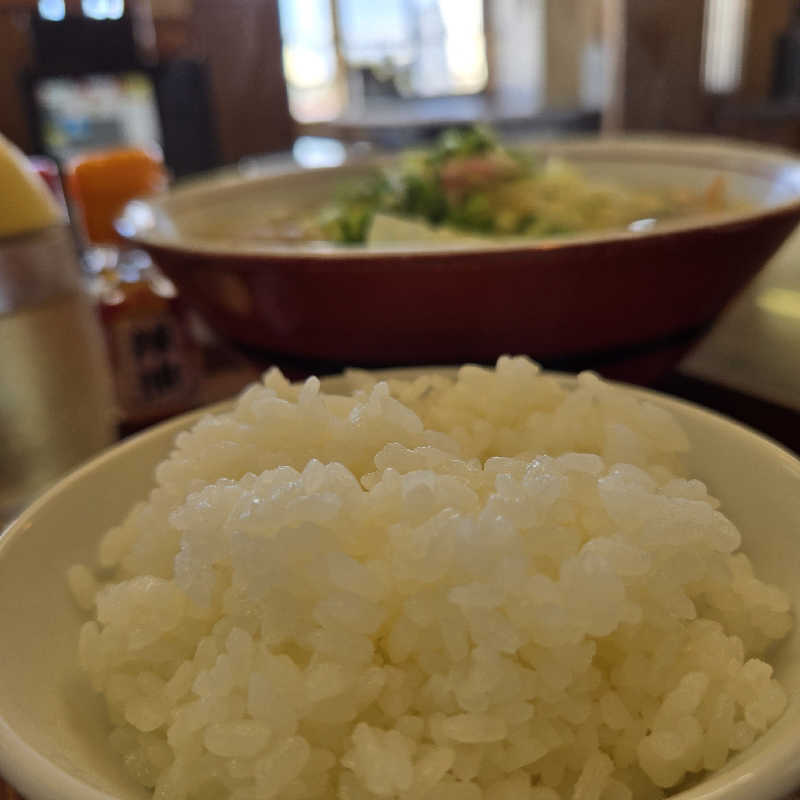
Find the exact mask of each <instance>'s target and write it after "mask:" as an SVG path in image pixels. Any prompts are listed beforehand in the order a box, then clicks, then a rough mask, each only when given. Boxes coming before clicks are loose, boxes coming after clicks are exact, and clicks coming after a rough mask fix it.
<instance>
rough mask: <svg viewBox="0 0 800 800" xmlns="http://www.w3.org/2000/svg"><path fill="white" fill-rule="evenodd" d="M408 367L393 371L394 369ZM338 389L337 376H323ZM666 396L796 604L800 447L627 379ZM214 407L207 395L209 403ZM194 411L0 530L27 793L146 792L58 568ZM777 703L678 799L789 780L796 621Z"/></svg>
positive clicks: (6, 690)
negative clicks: (120, 744)
mask: <svg viewBox="0 0 800 800" xmlns="http://www.w3.org/2000/svg"><path fill="white" fill-rule="evenodd" d="M407 373H408V371H406V374H407ZM323 388H324V389H325V390H327V391H333V392H336V391H339V392H342V391H344V390H345V389H346V388H347V387H346V381H345V380H344V379H343V378H339V377H337V378H328V379H325V380H324V381H323ZM631 391H633V392H635V393H636V394H637V395H639V396H642V397H645V396H646V397H648V398H649V399H651V400H653V401H655V402H656V403H658V404H659V405H660V406H662V407H664V408H667V409H669V410H670V411H671V412H672V413H673V414H674V415H675V417H676V418H677V419H678V420H679V422H680V423H681V424H682V425H683V426H684V428H685V429H686V431H687V433H688V434H689V437H690V439H691V442H692V446H693V450H692V455H691V457H690V469H691V471H692V474H694V475H696V476H698V477H700V478H702V479H703V480H705V481H706V482H707V484H708V486H709V488H710V491H711V492H712V494H714V495H716V496H717V497H719V498H720V499H721V500H722V503H723V508H724V510H725V511H726V513H727V514H728V515H729V516H730V517H731V519H733V520H734V521H735V522H736V524H737V525H738V526H739V527H740V529H741V531H742V534H743V538H744V549H745V550H746V551H747V553H748V554H749V555H750V556H751V557H752V560H753V562H754V565H755V567H756V569H757V571H758V573H759V575H760V576H762V577H764V578H765V579H767V580H770V581H773V582H775V583H777V584H779V585H780V586H782V587H783V588H784V589H786V590H787V591H788V592H789V593H790V595H791V596H792V599H793V602H794V606H795V608H798V607H800V580H798V577H800V461H798V459H797V458H795V457H794V456H793V455H792V454H790V453H789V452H787V451H786V450H783V449H782V448H780V447H778V446H777V445H776V444H774V443H772V442H770V441H768V440H767V439H765V438H763V437H761V436H759V435H758V434H756V433H754V432H753V431H750V430H748V429H746V428H744V427H742V426H740V425H737V424H735V423H733V422H731V421H729V420H727V419H725V418H723V417H721V416H718V415H716V414H713V413H711V412H709V411H706V410H703V409H701V408H699V407H697V406H694V405H691V404H689V403H685V402H682V401H679V400H675V399H671V398H669V397H665V396H663V395H658V394H655V393H652V392H646V391H643V390H638V389H637V390H634V389H632V390H631ZM218 408H219V407H218ZM203 413H205V412H202V411H201V412H197V413H194V414H190V415H187V416H184V417H180V418H177V419H175V420H173V421H170V422H167V423H165V424H162V425H159V426H157V427H155V428H153V429H151V430H149V431H147V432H145V433H143V434H141V435H139V436H136V437H134V438H132V439H130V440H129V441H127V442H125V443H123V444H121V445H119V446H117V447H114V448H112V449H110V450H108V451H106V452H105V453H104V454H102V455H100V456H99V457H97V458H95V459H94V460H93V461H90V462H89V463H88V464H86V465H85V466H84V467H82V468H81V469H79V470H77V471H76V472H74V473H73V474H72V475H70V476H69V477H67V478H65V479H64V480H63V481H61V483H59V484H58V485H57V486H55V487H54V488H53V489H52V490H50V491H49V492H48V493H46V494H45V495H44V496H43V497H42V498H40V499H39V500H38V501H37V502H36V503H34V504H33V505H32V506H31V507H30V508H29V509H28V510H27V511H25V512H24V513H23V515H22V516H21V517H20V518H19V519H18V520H17V521H16V522H15V523H13V524H12V525H11V526H10V527H9V528H8V529H7V530H6V532H5V533H4V534H3V535H2V538H0V642H1V643H2V645H1V647H0V653H2V657H0V771H2V773H3V774H4V775H5V776H6V778H7V779H8V780H9V781H10V782H11V783H12V784H14V785H15V786H16V787H17V788H18V789H19V790H20V791H21V792H22V793H23V794H24V795H25V796H26V797H27V798H28V800H109V798H117V799H118V800H134V798H145V797H148V796H149V795H148V793H147V792H145V791H144V790H143V789H142V788H141V787H138V786H137V785H135V783H134V782H133V780H132V779H131V778H130V777H128V776H127V774H126V773H125V772H124V769H123V768H122V766H121V764H120V763H119V761H118V760H117V757H116V755H115V754H114V753H113V752H112V751H111V748H110V747H109V745H108V743H107V740H106V730H107V729H106V723H105V718H104V714H103V708H102V704H101V702H100V701H99V700H98V699H97V698H96V697H94V696H93V695H92V693H91V691H90V690H89V687H88V685H87V683H86V682H85V681H84V679H83V678H82V677H81V675H80V673H79V670H78V665H77V653H76V651H77V637H78V628H79V626H80V624H81V622H82V621H83V617H82V615H81V614H80V613H79V612H78V611H77V609H76V608H75V606H74V605H73V603H72V600H71V598H70V596H69V592H68V590H67V586H66V581H65V571H66V570H67V568H68V567H69V566H70V565H72V564H74V563H78V562H80V563H88V562H91V561H92V560H93V553H94V547H95V545H96V543H97V541H98V539H99V538H100V536H101V535H102V534H103V533H104V532H105V530H107V529H108V528H109V527H110V526H111V525H113V524H115V523H117V522H118V521H119V520H120V519H121V518H122V517H123V516H124V514H125V512H126V510H127V509H128V508H129V507H130V506H131V504H132V503H134V502H135V501H136V500H139V499H142V498H143V497H144V496H145V495H146V493H147V491H148V490H149V488H150V487H151V486H152V484H153V481H152V473H153V467H154V466H155V464H156V463H157V462H158V461H160V460H161V459H162V458H164V457H165V456H166V455H167V453H168V452H169V450H170V448H171V444H172V441H173V439H174V437H175V435H176V434H177V433H178V432H179V431H181V430H184V429H185V428H187V427H188V426H190V425H191V424H192V423H193V422H194V421H196V420H197V419H198V418H199V417H200V416H201V415H202V414H203ZM773 663H774V664H775V667H776V674H777V676H778V677H779V678H780V680H781V681H782V682H783V684H784V686H785V687H786V688H787V689H788V691H789V694H790V704H789V707H788V710H787V711H786V713H785V714H784V716H783V717H782V718H781V720H780V721H779V722H778V723H777V724H776V725H775V726H774V727H773V728H772V729H771V730H770V731H769V732H768V733H767V734H766V735H765V736H764V737H762V738H761V739H760V740H759V741H758V742H757V743H756V744H755V745H754V746H753V747H752V748H751V749H749V750H748V751H746V752H745V753H743V754H742V755H741V756H739V757H737V758H736V759H734V760H733V761H731V762H730V763H729V764H728V765H727V766H726V767H725V769H724V770H723V771H721V772H720V773H718V774H717V775H715V776H713V777H711V778H709V779H707V780H705V781H703V782H702V783H701V784H699V785H698V786H696V787H694V788H692V789H691V790H689V791H686V792H684V793H682V794H681V795H679V796H680V797H681V799H682V800H721V798H723V797H724V798H725V800H756V799H757V800H777V798H779V797H781V796H783V795H784V794H786V793H787V792H788V791H789V790H790V789H791V788H792V787H793V786H795V785H797V784H800V629H799V628H798V627H796V628H795V630H794V632H793V633H792V635H791V636H790V638H789V639H788V640H787V641H785V642H784V643H783V644H782V645H781V646H780V648H779V650H778V651H777V652H776V653H775V655H774V659H773Z"/></svg>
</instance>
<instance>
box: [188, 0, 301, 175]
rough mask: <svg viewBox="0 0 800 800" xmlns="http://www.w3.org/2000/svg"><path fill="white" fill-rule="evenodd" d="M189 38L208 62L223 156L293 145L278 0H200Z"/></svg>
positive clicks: (232, 156)
mask: <svg viewBox="0 0 800 800" xmlns="http://www.w3.org/2000/svg"><path fill="white" fill-rule="evenodd" d="M189 39H190V42H191V47H192V49H193V51H194V54H195V55H197V56H199V57H201V58H204V59H206V61H207V62H208V65H209V70H210V74H211V84H212V92H213V97H212V101H213V107H214V110H215V112H216V116H217V127H218V132H219V138H220V145H221V147H222V153H223V159H224V160H225V161H227V162H231V161H235V160H236V159H239V158H242V157H243V156H247V155H251V154H258V153H265V152H269V151H274V150H281V149H285V148H287V147H289V146H290V145H291V142H292V140H293V136H294V124H293V122H292V118H291V116H290V114H289V104H288V100H287V96H286V84H285V82H284V78H283V66H282V57H281V37H280V24H279V19H278V3H277V0H225V2H224V3H223V2H220V0H195V2H194V8H193V11H192V16H191V20H190V35H189Z"/></svg>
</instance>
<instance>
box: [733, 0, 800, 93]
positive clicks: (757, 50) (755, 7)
mask: <svg viewBox="0 0 800 800" xmlns="http://www.w3.org/2000/svg"><path fill="white" fill-rule="evenodd" d="M795 5H796V0H750V19H749V24H748V32H747V36H746V39H745V53H744V64H743V67H742V85H741V88H740V90H739V93H738V94H739V96H740V97H741V98H743V99H747V100H762V99H763V98H765V97H767V96H768V95H769V93H770V90H771V88H772V68H773V59H774V47H775V41H776V39H777V37H778V34H779V33H781V31H783V30H784V29H785V28H786V26H787V23H788V22H789V17H790V14H791V10H792V8H793V7H794V6H795Z"/></svg>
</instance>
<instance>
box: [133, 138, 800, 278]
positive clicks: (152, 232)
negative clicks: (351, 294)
mask: <svg viewBox="0 0 800 800" xmlns="http://www.w3.org/2000/svg"><path fill="white" fill-rule="evenodd" d="M520 141H523V140H520ZM526 144H527V146H529V147H530V148H531V149H533V148H536V149H542V150H543V151H552V152H557V153H559V154H564V155H566V156H568V157H570V158H577V159H582V158H583V159H585V158H589V159H591V158H598V159H604V160H611V161H613V160H618V161H620V162H621V163H631V162H635V161H638V162H652V163H658V164H672V165H676V166H696V167H702V168H708V167H710V166H713V167H714V168H716V169H719V170H721V171H725V172H731V173H738V174H746V175H751V176H755V177H760V178H763V179H765V180H766V179H771V180H773V181H774V182H776V183H778V182H779V183H781V184H783V185H784V186H785V187H786V189H787V191H788V193H789V195H790V198H789V199H785V200H782V201H779V202H775V203H772V204H769V205H763V206H760V207H756V208H752V209H744V210H742V209H732V210H730V211H719V212H713V213H706V214H692V215H689V216H686V217H681V218H677V219H675V220H665V221H663V222H661V223H659V225H657V226H655V227H653V228H648V229H645V230H640V231H631V230H619V229H611V230H609V231H607V232H590V233H585V234H575V235H568V236H559V237H541V238H536V239H524V238H514V239H496V240H491V241H490V240H487V241H486V242H485V244H484V243H480V244H476V243H475V242H474V241H469V242H464V243H460V242H458V241H457V240H454V241H453V242H449V241H448V242H431V243H425V245H424V246H423V247H420V246H419V245H418V244H410V245H404V244H397V245H377V244H376V245H370V246H368V247H363V246H357V245H356V246H347V245H334V244H327V243H325V244H319V243H310V244H298V245H289V244H283V243H276V242H269V241H248V240H247V239H246V238H243V239H241V240H240V239H236V240H234V239H206V238H203V237H201V236H186V237H182V236H180V235H179V234H175V233H168V232H165V231H162V230H159V225H158V220H162V221H163V220H166V219H167V218H168V216H169V212H168V209H169V207H170V206H171V205H175V204H177V205H182V206H184V207H192V206H195V205H198V204H200V205H201V204H202V203H203V201H204V200H207V199H208V198H209V197H211V196H214V195H217V194H221V195H223V196H224V195H225V194H226V193H229V192H232V191H234V192H235V191H236V190H237V189H238V188H240V187H251V186H256V185H258V184H259V183H261V182H269V181H271V180H274V179H275V178H277V177H281V176H286V175H292V174H295V173H302V174H303V175H314V174H321V173H326V172H329V171H331V170H333V171H336V170H346V169H348V168H350V167H357V166H366V165H376V166H377V165H380V164H385V163H389V162H391V161H392V160H394V158H395V157H394V156H383V157H374V156H373V157H367V158H365V159H356V160H354V161H352V162H347V163H345V164H344V165H342V166H340V167H322V168H316V169H307V170H302V169H300V168H287V167H286V166H285V165H284V166H277V167H270V168H266V169H264V170H262V171H255V172H251V173H249V174H235V175H233V176H232V175H230V174H229V173H227V172H224V173H222V174H219V175H211V176H207V177H199V178H193V179H190V180H188V181H187V182H186V183H185V184H183V185H181V186H178V187H177V188H175V189H173V190H171V191H170V192H167V193H166V194H164V195H160V196H157V197H154V198H149V199H141V200H134V201H133V202H131V203H129V204H128V206H126V208H125V210H124V211H123V214H122V217H121V218H120V220H119V221H118V227H119V230H120V232H121V233H123V235H125V236H127V237H128V238H130V239H131V241H132V242H134V243H136V244H138V245H140V246H143V247H145V248H147V247H155V248H161V249H164V250H169V251H172V252H179V253H194V254H198V255H210V256H215V257H221V256H230V255H235V256H237V257H244V258H248V257H252V258H261V259H263V258H268V257H272V256H274V257H284V258H285V257H287V256H292V257H294V258H303V259H309V260H322V261H330V260H333V261H334V262H335V261H338V260H351V261H352V260H356V261H359V260H370V259H373V258H375V257H376V256H393V257H395V259H394V260H395V261H397V262H399V263H402V261H403V260H404V258H403V257H414V258H415V259H416V258H420V257H426V256H430V257H437V256H441V255H442V254H443V253H449V252H457V253H461V254H464V253H470V254H473V253H474V254H483V253H485V254H492V253H495V254H496V253H498V252H519V251H540V250H552V249H554V248H559V249H565V248H572V247H586V246H592V245H595V244H597V243H601V242H603V243H610V242H623V241H636V240H643V239H644V240H649V239H653V238H658V237H664V236H671V235H674V234H677V233H688V232H694V231H698V230H701V229H703V228H708V227H713V228H715V229H716V228H720V227H733V226H736V225H738V224H741V223H743V222H752V221H755V220H759V219H763V218H765V217H772V216H776V215H781V214H789V213H792V212H800V159H798V157H797V156H796V154H793V153H792V152H791V151H788V150H783V149H780V148H777V147H771V146H766V145H760V144H751V143H742V142H741V141H736V140H729V139H724V138H719V137H712V136H697V137H686V136H671V135H668V136H665V135H663V134H660V135H656V134H651V135H648V134H640V135H633V136H586V135H581V136H570V137H562V138H557V139H555V138H536V139H532V140H530V141H528V142H527V143H526ZM167 227H168V226H167Z"/></svg>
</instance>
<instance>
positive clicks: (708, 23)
mask: <svg viewBox="0 0 800 800" xmlns="http://www.w3.org/2000/svg"><path fill="white" fill-rule="evenodd" d="M749 15H750V2H749V0H706V6H705V20H704V23H703V76H702V78H703V85H704V86H705V88H706V89H707V90H708V91H709V92H712V93H714V94H729V93H731V92H734V91H736V89H738V88H739V84H740V83H741V79H742V61H743V59H744V35H745V31H746V29H747V20H748V17H749Z"/></svg>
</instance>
